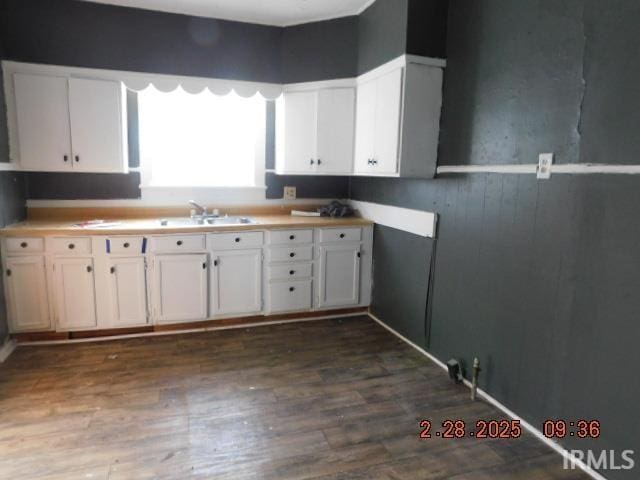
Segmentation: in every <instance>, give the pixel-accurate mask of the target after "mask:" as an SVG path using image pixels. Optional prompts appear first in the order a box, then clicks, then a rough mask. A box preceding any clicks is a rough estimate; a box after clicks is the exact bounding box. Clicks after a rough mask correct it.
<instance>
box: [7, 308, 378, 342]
mask: <svg viewBox="0 0 640 480" xmlns="http://www.w3.org/2000/svg"><path fill="white" fill-rule="evenodd" d="M318 313H319V314H318V316H317V317H301V318H288V319H283V320H271V321H265V322H253V323H241V324H238V325H221V326H219V327H198V328H188V327H185V328H184V329H182V330H166V331H160V332H140V333H127V334H124V335H111V336H108V337H89V338H71V339H67V340H36V341H33V342H25V343H21V344H20V345H21V346H26V347H31V346H38V345H65V344H69V343H97V342H110V341H113V340H124V339H128V338H141V337H161V336H165V335H182V334H185V333H202V332H215V331H216V330H235V329H239V328H255V327H266V326H268V325H281V324H285V323H302V322H314V321H317V320H333V319H336V318H347V317H363V316H366V315H367V312H353V313H342V314H331V313H327V314H325V315H322V313H321V312H318Z"/></svg>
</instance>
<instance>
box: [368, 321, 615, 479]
mask: <svg viewBox="0 0 640 480" xmlns="http://www.w3.org/2000/svg"><path fill="white" fill-rule="evenodd" d="M369 317H370V318H371V319H372V320H373V321H375V322H376V323H378V324H380V325H381V326H382V327H384V328H385V329H387V330H388V331H389V332H391V333H392V334H394V335H395V336H396V337H398V338H399V339H400V340H402V341H403V342H405V343H407V344H408V345H410V346H411V347H413V348H414V349H416V350H417V351H418V352H420V353H421V354H423V355H424V356H425V357H427V358H428V359H429V360H431V361H432V362H433V363H435V364H436V365H438V366H439V367H440V368H442V369H444V370H445V371H448V369H447V366H446V365H445V364H444V363H443V362H441V361H440V360H438V359H437V358H436V357H434V356H433V355H432V354H430V353H429V352H427V351H426V350H425V349H423V348H422V347H420V346H418V345H416V344H415V343H413V342H412V341H411V340H409V339H408V338H406V337H405V336H404V335H402V334H401V333H399V332H397V331H396V330H394V329H393V328H391V327H390V326H389V325H387V324H386V323H384V322H383V321H382V320H380V319H379V318H378V317H376V316H375V315H374V314H373V313H371V312H369ZM464 384H465V385H466V386H467V387H469V388H471V382H469V381H468V380H466V379H465V380H464ZM478 397H479V398H482V399H483V400H484V401H486V402H487V403H489V404H491V405H493V406H494V407H496V408H498V409H499V410H501V411H502V412H503V413H504V414H505V415H507V416H508V417H509V418H511V419H512V420H518V421H520V425H522V428H524V429H525V430H527V431H528V432H529V433H531V434H532V435H533V436H534V437H536V438H537V439H538V440H540V441H541V442H542V443H544V444H545V445H547V446H548V447H550V448H552V449H553V450H555V451H556V452H557V453H559V454H560V456H562V457H563V458H567V459H569V462H570V464H571V463H572V464H574V465H576V466H577V467H578V468H580V469H581V470H582V471H584V472H585V473H586V474H587V475H589V476H590V477H591V478H593V479H594V480H607V478H606V477H604V476H602V474H600V473H598V472H596V471H595V470H593V469H592V468H591V467H589V466H588V465H586V464H585V463H584V462H583V461H581V460H579V459H576V458H572V457H570V456H569V454H568V453H567V449H565V448H564V447H563V446H562V445H560V444H559V443H557V442H554V441H553V440H551V439H550V438H547V437H545V436H544V434H543V433H542V432H541V431H540V430H538V429H537V428H536V427H534V426H533V425H531V424H530V423H529V422H527V421H526V420H524V419H523V418H521V417H520V416H518V415H517V414H516V413H515V412H513V411H511V410H509V409H508V408H507V407H506V406H504V405H503V404H502V403H500V402H499V401H498V400H496V399H495V398H493V397H492V396H491V395H489V394H488V393H487V392H485V391H484V390H482V389H478Z"/></svg>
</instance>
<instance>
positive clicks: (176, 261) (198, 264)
mask: <svg viewBox="0 0 640 480" xmlns="http://www.w3.org/2000/svg"><path fill="white" fill-rule="evenodd" d="M207 267H208V256H207V254H206V253H194V254H175V255H157V256H156V257H155V260H154V271H155V273H154V274H155V279H154V289H153V301H154V316H155V320H156V322H158V323H179V322H193V321H198V320H204V319H206V318H207V317H208V309H207V305H208V301H207V299H208V291H207V290H208V289H207V275H208V272H207V270H208V268H207Z"/></svg>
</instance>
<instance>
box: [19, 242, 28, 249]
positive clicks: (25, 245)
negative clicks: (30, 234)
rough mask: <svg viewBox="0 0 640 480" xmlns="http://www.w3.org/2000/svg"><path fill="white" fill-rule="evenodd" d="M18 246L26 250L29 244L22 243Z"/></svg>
mask: <svg viewBox="0 0 640 480" xmlns="http://www.w3.org/2000/svg"><path fill="white" fill-rule="evenodd" d="M20 246H21V247H22V248H27V247H28V246H29V244H28V243H27V242H22V243H21V244H20Z"/></svg>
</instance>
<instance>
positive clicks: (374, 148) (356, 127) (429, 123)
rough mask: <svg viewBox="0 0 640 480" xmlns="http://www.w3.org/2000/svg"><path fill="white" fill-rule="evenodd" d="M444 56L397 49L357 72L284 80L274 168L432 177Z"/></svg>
mask: <svg viewBox="0 0 640 480" xmlns="http://www.w3.org/2000/svg"><path fill="white" fill-rule="evenodd" d="M445 64H446V62H445V61H444V60H441V59H433V58H426V57H418V56H415V55H402V56H401V57H398V58H397V59H395V60H392V61H391V62H388V63H386V64H384V65H382V66H380V67H378V68H376V69H374V70H372V71H370V72H367V73H364V74H363V75H361V76H359V77H357V78H353V79H342V80H335V81H326V82H316V83H306V84H295V85H285V87H284V93H283V95H282V96H281V97H280V99H279V100H278V102H277V104H276V173H278V174H292V175H322V174H332V175H366V176H387V177H417V178H432V177H433V176H434V175H435V172H436V164H437V154H438V138H439V133H440V110H441V108H442V79H443V68H444V66H445Z"/></svg>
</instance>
